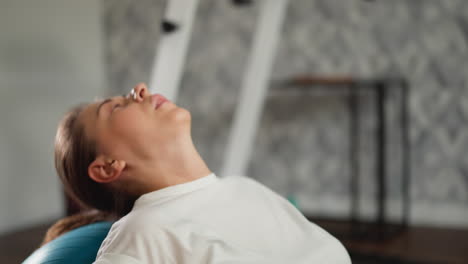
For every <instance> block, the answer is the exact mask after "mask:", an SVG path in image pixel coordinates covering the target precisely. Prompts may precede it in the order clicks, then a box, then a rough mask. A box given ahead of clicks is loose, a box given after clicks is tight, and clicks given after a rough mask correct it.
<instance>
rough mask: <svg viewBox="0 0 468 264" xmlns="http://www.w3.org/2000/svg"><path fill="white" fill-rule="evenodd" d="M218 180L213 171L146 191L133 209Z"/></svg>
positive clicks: (194, 189)
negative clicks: (189, 179) (191, 179)
mask: <svg viewBox="0 0 468 264" xmlns="http://www.w3.org/2000/svg"><path fill="white" fill-rule="evenodd" d="M218 180H219V177H218V176H216V174H215V173H213V172H212V173H210V174H208V175H206V176H203V177H201V178H198V179H196V180H193V181H189V182H185V183H180V184H176V185H172V186H168V187H165V188H162V189H159V190H156V191H152V192H149V193H145V194H143V195H141V196H140V197H139V198H138V199H137V200H136V201H135V204H134V206H133V209H132V210H135V209H137V208H141V207H144V206H147V205H149V204H151V205H153V204H158V203H162V202H164V201H166V200H168V199H170V198H171V197H174V196H179V195H182V194H185V193H189V192H192V191H196V190H198V189H201V188H203V187H205V186H207V185H209V184H212V183H215V182H217V181H218Z"/></svg>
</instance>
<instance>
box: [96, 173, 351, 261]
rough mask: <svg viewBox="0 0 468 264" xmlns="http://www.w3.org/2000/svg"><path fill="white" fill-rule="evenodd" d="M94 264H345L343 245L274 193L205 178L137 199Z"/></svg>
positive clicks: (239, 181) (231, 179)
mask: <svg viewBox="0 0 468 264" xmlns="http://www.w3.org/2000/svg"><path fill="white" fill-rule="evenodd" d="M94 263H95V264H110V263H112V264H121V263H126V264H143V263H145V264H146V263H156V264H159V263H161V264H163V263H164V264H165V263H171V264H172V263H173V264H193V263H197V264H198V263H213V264H221V263H222V264H228V263H229V264H240V263H252V264H253V263H255V264H263V263H265V264H266V263H268V264H272V263H278V264H279V263H281V264H285V263H288V264H289V263H292V264H302V263H304V264H306V263H307V264H311V263H318V264H348V263H351V260H350V258H349V255H348V253H347V252H346V249H345V248H344V247H343V245H342V244H341V243H340V242H339V241H338V240H337V239H336V238H334V237H333V236H331V235H330V234H329V233H327V232H326V231H325V230H323V229H322V228H320V227H319V226H317V225H316V224H313V223H311V222H310V221H308V220H307V219H306V218H305V217H304V216H303V215H302V214H301V212H300V211H299V210H298V209H297V208H296V207H294V206H293V205H292V204H291V203H290V202H289V201H287V200H286V199H284V198H283V197H282V196H280V195H279V194H277V193H275V192H273V191H272V190H271V189H269V188H267V187H266V186H264V185H262V184H261V183H259V182H258V181H255V180H254V179H252V178H249V177H245V176H228V177H222V178H220V177H218V176H216V175H215V174H214V173H211V174H209V175H207V176H205V177H202V178H199V179H196V180H194V181H191V182H187V183H182V184H178V185H173V186H169V187H166V188H163V189H160V190H157V191H153V192H149V193H146V194H144V195H142V196H140V197H139V198H138V199H137V200H136V202H135V205H134V207H133V209H132V211H131V212H130V213H128V214H127V215H126V216H124V217H122V218H121V219H120V220H118V221H117V222H115V223H114V224H113V225H112V227H111V229H110V231H109V234H108V235H107V237H106V238H105V240H104V241H103V242H102V244H101V247H100V248H99V251H98V254H97V258H96V261H95V262H94Z"/></svg>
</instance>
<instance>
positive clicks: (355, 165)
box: [348, 85, 359, 226]
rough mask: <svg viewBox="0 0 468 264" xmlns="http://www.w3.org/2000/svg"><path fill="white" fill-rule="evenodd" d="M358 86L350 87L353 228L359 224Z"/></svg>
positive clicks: (351, 214) (350, 186)
mask: <svg viewBox="0 0 468 264" xmlns="http://www.w3.org/2000/svg"><path fill="white" fill-rule="evenodd" d="M357 88H358V87H356V86H354V85H350V86H349V97H348V98H349V100H348V107H349V120H350V121H349V161H350V163H349V164H350V184H349V192H350V195H351V211H350V217H351V222H352V224H353V226H355V225H356V224H357V221H358V217H359V215H358V214H359V195H358V194H359V180H358V175H359V153H358V148H359V102H358V100H359V99H358V98H359V97H358V94H357V93H358V91H357Z"/></svg>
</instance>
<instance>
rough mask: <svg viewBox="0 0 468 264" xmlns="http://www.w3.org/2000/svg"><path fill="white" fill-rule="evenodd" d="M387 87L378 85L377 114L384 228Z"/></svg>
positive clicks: (379, 189)
mask: <svg viewBox="0 0 468 264" xmlns="http://www.w3.org/2000/svg"><path fill="white" fill-rule="evenodd" d="M386 92H387V91H386V86H385V84H384V83H381V82H379V83H376V97H377V98H376V99H377V100H376V108H377V109H376V110H377V111H376V112H377V120H378V121H377V131H376V132H377V135H376V154H377V164H376V174H377V175H376V176H377V192H376V193H377V197H376V198H377V219H376V222H377V224H378V225H380V226H383V225H384V224H385V216H386V200H387V193H386V190H387V188H386V182H385V179H386V164H385V161H386V154H387V153H386V149H387V142H386V139H387V135H386V130H387V128H386V111H385V108H386V107H385V102H386V97H387V95H386Z"/></svg>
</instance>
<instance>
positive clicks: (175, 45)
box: [150, 0, 199, 103]
mask: <svg viewBox="0 0 468 264" xmlns="http://www.w3.org/2000/svg"><path fill="white" fill-rule="evenodd" d="M167 1H168V6H167V10H166V14H165V16H164V17H165V19H166V20H168V21H171V22H175V23H176V24H177V25H179V28H178V30H177V31H175V32H172V33H168V34H164V35H162V38H161V41H160V42H159V43H158V44H159V46H158V48H157V53H156V54H155V60H154V64H153V70H152V73H151V79H150V90H151V92H152V93H156V92H157V93H161V94H163V95H164V96H165V97H166V98H167V99H169V100H171V101H172V102H174V103H176V99H177V95H178V91H179V83H180V79H181V76H182V74H183V70H184V65H185V58H186V54H187V48H188V44H189V42H190V35H191V32H192V25H193V21H194V17H195V13H196V9H197V6H198V1H199V0H190V1H187V0H167Z"/></svg>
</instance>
